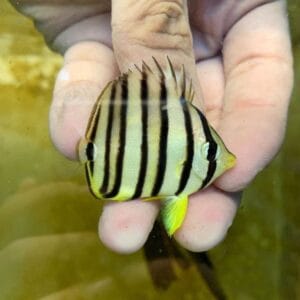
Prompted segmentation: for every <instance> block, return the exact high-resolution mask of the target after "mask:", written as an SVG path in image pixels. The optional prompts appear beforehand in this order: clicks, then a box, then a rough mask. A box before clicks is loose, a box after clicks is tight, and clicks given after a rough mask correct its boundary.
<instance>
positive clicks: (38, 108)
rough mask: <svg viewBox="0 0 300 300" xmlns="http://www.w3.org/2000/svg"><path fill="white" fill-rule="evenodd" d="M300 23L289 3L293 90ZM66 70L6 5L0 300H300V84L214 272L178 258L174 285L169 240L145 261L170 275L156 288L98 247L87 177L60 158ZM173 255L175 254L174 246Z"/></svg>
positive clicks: (95, 207)
mask: <svg viewBox="0 0 300 300" xmlns="http://www.w3.org/2000/svg"><path fill="white" fill-rule="evenodd" d="M299 14H300V4H299V3H298V0H294V1H290V2H289V16H290V20H291V27H292V34H293V35H292V36H293V49H294V56H295V66H296V79H295V82H296V83H297V82H299V79H300V29H299V28H300V24H299V23H300V22H299ZM61 62H62V60H61V58H60V57H59V56H58V55H56V54H53V53H51V52H50V51H49V50H48V49H47V48H46V46H45V45H44V42H43V40H42V38H41V37H40V36H39V35H38V34H37V33H36V31H35V29H34V28H33V26H32V24H31V22H30V21H29V20H28V19H26V18H24V17H23V16H21V15H19V14H18V13H17V12H16V11H15V10H13V9H12V8H11V7H10V6H9V5H8V4H7V2H6V1H4V2H3V1H2V2H1V4H0V95H1V96H0V97H1V110H0V136H1V147H0V154H1V161H0V170H1V172H0V180H1V184H0V187H1V189H0V190H1V191H0V249H1V250H0V299H1V300H2V299H3V300H6V299H37V298H42V299H141V298H143V299H158V298H159V299H205V300H206V299H208V300H209V299H216V298H217V296H215V295H214V293H215V294H218V292H219V293H224V294H225V295H226V297H227V299H238V300H239V299H241V300H244V299H245V300H248V299H300V285H299V280H300V218H299V212H300V202H299V179H300V144H299V143H298V140H299V133H298V130H299V129H298V128H299V115H300V105H299V102H297V100H298V98H299V97H300V87H299V84H298V86H297V84H296V86H295V89H294V93H293V99H292V104H291V109H290V116H289V121H288V127H287V136H286V140H285V142H284V146H283V148H282V151H281V152H280V154H279V155H278V156H277V158H276V159H275V160H274V161H273V162H272V164H271V165H270V166H269V167H268V168H266V169H265V170H264V171H263V172H262V173H261V174H260V175H259V176H257V178H256V179H255V181H254V182H253V184H252V185H251V186H250V187H249V188H248V189H247V191H246V192H245V194H244V198H243V202H242V206H241V208H240V210H239V212H238V215H237V218H236V220H235V222H234V224H233V226H232V227H231V229H230V231H229V234H228V237H227V238H226V239H225V241H224V242H223V243H221V244H220V245H219V246H218V247H216V248H214V249H213V250H212V251H210V252H209V253H208V256H209V259H210V260H211V263H212V264H213V272H212V271H211V270H209V268H207V263H205V261H206V258H205V257H200V259H201V263H200V264H199V263H198V264H197V263H195V261H196V260H197V261H198V262H199V257H197V258H195V257H190V256H189V255H187V254H186V253H184V252H182V253H181V252H180V253H179V254H178V253H177V254H176V255H174V256H173V258H172V264H173V269H174V274H175V275H174V274H173V275H172V274H171V275H170V274H169V273H168V272H167V270H168V268H170V265H169V263H168V261H167V260H165V259H164V254H165V250H161V249H163V248H161V246H162V245H160V241H161V240H160V239H157V240H153V241H155V243H156V244H155V245H156V246H157V247H156V249H153V248H152V249H150V250H148V254H147V256H151V257H152V258H151V259H152V261H151V266H150V269H151V270H152V271H155V270H157V268H158V272H160V271H161V270H162V272H160V273H161V278H159V279H157V281H158V283H159V282H160V283H161V288H158V287H157V286H155V285H154V284H153V281H152V279H151V276H150V275H149V269H148V265H147V262H146V260H145V254H144V252H143V251H140V252H138V253H136V254H134V255H127V256H121V255H117V254H114V253H112V252H111V251H109V250H107V249H106V248H104V246H102V245H101V243H100V242H99V241H98V237H97V234H96V228H97V222H98V215H99V213H100V211H101V204H100V203H99V202H97V201H95V200H94V199H93V198H92V197H91V196H90V194H89V192H88V191H87V188H86V184H85V180H84V178H83V172H82V169H81V167H79V166H78V165H77V164H76V163H73V162H70V161H68V160H66V159H65V158H63V157H62V156H61V155H60V154H59V153H57V152H56V150H55V149H54V148H53V146H52V144H51V142H50V140H49V135H48V109H49V105H50V99H51V90H52V86H53V81H54V77H55V73H56V72H57V70H58V68H59V67H60V65H61ZM168 247H169V248H168V249H169V251H170V252H172V245H168ZM170 249H171V250H170ZM173 250H174V249H173ZM149 251H150V252H149ZM180 251H181V250H180ZM172 253H173V254H174V252H172ZM155 256H156V257H158V258H156V259H154V258H153V257H155ZM155 262H156V263H155ZM199 269H201V272H199ZM210 275H211V276H213V279H212V281H209V282H208V280H207V279H208V278H209V277H210ZM169 279H170V281H172V283H171V284H169V283H168V282H169ZM156 283H157V282H156ZM166 286H168V287H167V288H163V287H166ZM219 290H221V292H220V291H219Z"/></svg>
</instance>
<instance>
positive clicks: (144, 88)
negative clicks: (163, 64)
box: [132, 72, 149, 199]
mask: <svg viewBox="0 0 300 300" xmlns="http://www.w3.org/2000/svg"><path fill="white" fill-rule="evenodd" d="M148 97H149V92H148V83H147V74H146V73H145V72H143V75H142V80H141V110H142V113H141V124H142V143H141V162H140V171H139V177H138V181H137V185H136V189H135V192H134V194H133V196H132V198H133V199H135V198H138V197H139V196H140V195H141V194H142V191H143V186H144V183H145V176H146V171H147V164H148V136H147V135H148V133H147V128H148Z"/></svg>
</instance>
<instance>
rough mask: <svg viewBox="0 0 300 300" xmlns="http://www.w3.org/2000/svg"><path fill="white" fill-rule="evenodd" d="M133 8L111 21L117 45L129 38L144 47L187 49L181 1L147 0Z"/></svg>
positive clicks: (189, 42) (189, 44)
mask: <svg viewBox="0 0 300 300" xmlns="http://www.w3.org/2000/svg"><path fill="white" fill-rule="evenodd" d="M150 2H151V3H150ZM134 10H135V11H134ZM134 10H133V12H132V13H131V14H130V15H128V16H127V17H126V18H123V19H120V20H118V21H117V22H115V23H113V24H112V25H113V34H114V39H113V40H114V43H117V44H118V47H120V46H121V47H122V46H125V47H126V44H129V43H128V41H129V42H131V43H133V44H135V45H140V46H144V47H147V48H154V49H162V50H163V49H165V50H167V49H174V50H183V51H184V52H185V51H190V49H191V48H192V38H191V33H190V28H189V24H188V19H187V16H186V12H185V8H184V5H183V4H182V1H180V0H173V1H149V3H148V2H147V5H145V6H144V7H143V6H141V5H139V6H138V7H135V8H134ZM123 43H124V45H122V44H123Z"/></svg>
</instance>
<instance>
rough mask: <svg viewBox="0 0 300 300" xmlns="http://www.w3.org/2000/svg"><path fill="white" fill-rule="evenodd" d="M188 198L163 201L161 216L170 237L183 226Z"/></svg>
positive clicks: (175, 197)
mask: <svg viewBox="0 0 300 300" xmlns="http://www.w3.org/2000/svg"><path fill="white" fill-rule="evenodd" d="M187 203H188V196H186V195H182V196H173V197H168V198H165V199H164V200H163V201H162V208H161V215H162V220H163V223H164V226H165V228H166V231H167V233H168V235H169V236H171V235H173V234H174V232H175V231H176V230H177V229H178V228H179V227H180V226H181V224H182V222H183V220H184V217H185V214H186V209H187Z"/></svg>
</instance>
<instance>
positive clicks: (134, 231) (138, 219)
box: [98, 200, 159, 254]
mask: <svg viewBox="0 0 300 300" xmlns="http://www.w3.org/2000/svg"><path fill="white" fill-rule="evenodd" d="M158 210H159V207H158V203H155V202H142V201H140V200H133V201H129V202H121V203H108V204H106V205H105V206H104V209H103V213H102V215H101V217H100V221H99V228H98V231H99V237H100V239H101V241H102V242H103V244H105V245H106V246H107V247H108V248H110V249H111V250H113V251H115V252H118V253H122V254H130V253H133V252H136V251H137V250H139V249H140V248H141V247H142V246H143V245H144V243H145V242H146V240H147V238H148V235H149V233H150V231H151V229H152V227H153V224H154V221H155V218H156V216H157V214H158Z"/></svg>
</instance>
